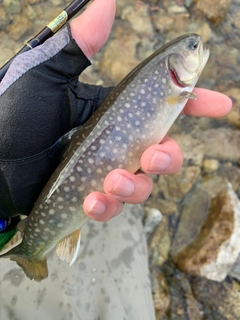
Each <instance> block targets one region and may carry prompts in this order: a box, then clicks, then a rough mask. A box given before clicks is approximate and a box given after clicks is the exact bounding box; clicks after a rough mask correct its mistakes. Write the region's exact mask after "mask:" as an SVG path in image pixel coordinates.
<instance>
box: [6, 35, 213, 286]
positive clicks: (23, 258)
mask: <svg viewBox="0 0 240 320" xmlns="http://www.w3.org/2000/svg"><path fill="white" fill-rule="evenodd" d="M208 56H209V51H208V49H207V48H204V47H203V44H202V41H201V38H200V36H198V35H196V34H188V35H184V36H182V37H179V38H177V39H176V40H174V41H172V42H170V43H169V44H167V45H166V46H164V47H163V48H161V49H159V50H158V51H156V52H155V53H154V54H153V55H151V56H150V57H149V58H147V59H145V60H144V61H143V62H142V63H140V64H139V65H138V66H137V67H136V68H135V69H134V70H133V71H131V72H130V73H129V74H128V75H127V76H126V77H125V78H124V79H123V80H122V81H121V82H120V84H119V85H118V86H117V87H116V88H115V89H114V90H113V91H112V92H111V93H110V95H109V96H108V98H107V99H106V100H105V102H104V103H103V104H102V105H101V106H100V107H99V109H98V110H97V111H96V112H95V113H94V115H93V116H92V117H91V118H90V119H89V120H88V121H87V122H86V123H85V125H84V126H82V127H80V128H78V129H77V130H76V132H75V133H74V134H73V136H72V139H71V140H72V142H71V144H70V146H69V148H68V150H67V152H66V154H65V156H64V159H63V161H62V162H61V164H60V165H59V167H58V168H57V169H56V171H55V172H54V173H53V175H52V177H51V178H50V180H49V181H48V183H47V184H46V186H45V188H44V189H43V191H42V193H41V194H40V196H39V198H38V200H37V201H36V203H35V205H34V207H33V209H32V212H31V214H30V215H29V217H28V220H27V225H26V228H25V230H24V236H23V240H22V242H21V243H20V244H19V245H18V246H17V247H15V248H13V249H12V250H10V251H9V252H7V253H6V254H4V255H2V256H1V257H5V258H6V257H9V258H10V259H11V260H14V261H16V262H17V263H18V264H19V265H20V266H21V267H22V268H23V270H24V271H25V273H26V275H27V276H28V277H29V278H30V279H34V280H36V281H41V280H42V279H44V278H46V277H47V264H46V258H45V255H46V252H47V251H48V250H49V249H50V248H51V247H52V246H53V245H55V244H57V243H58V242H59V241H61V239H63V238H65V237H67V236H68V235H69V234H71V233H73V232H74V231H75V230H78V229H79V228H80V227H81V226H82V225H83V224H84V223H85V222H86V221H87V220H88V217H87V216H86V215H85V213H84V211H83V209H82V203H83V201H84V199H85V197H86V196H87V195H88V194H89V193H90V192H92V191H96V190H98V191H103V181H104V178H105V176H106V175H107V174H108V173H109V172H110V171H111V170H113V169H115V168H123V169H125V170H128V171H130V172H133V173H134V172H136V171H137V170H138V169H139V168H140V158H141V155H142V153H143V151H144V150H146V148H148V147H149V146H150V145H152V144H155V143H159V142H160V141H161V140H162V138H163V137H164V136H165V135H166V133H167V131H168V129H169V128H170V126H171V125H172V123H173V122H174V120H175V119H176V117H177V116H178V115H179V113H180V112H181V110H182V109H183V107H184V105H185V104H186V102H187V100H188V98H191V97H192V96H191V94H190V92H191V91H192V90H193V88H194V86H195V84H196V82H197V80H198V77H199V76H200V74H201V71H202V70H203V68H204V66H205V64H206V62H207V60H208Z"/></svg>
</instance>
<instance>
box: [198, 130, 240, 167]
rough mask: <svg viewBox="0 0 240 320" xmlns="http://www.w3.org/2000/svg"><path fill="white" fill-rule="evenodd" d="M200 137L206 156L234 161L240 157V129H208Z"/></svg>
mask: <svg viewBox="0 0 240 320" xmlns="http://www.w3.org/2000/svg"><path fill="white" fill-rule="evenodd" d="M199 138H200V141H201V142H202V143H203V144H204V149H205V156H206V157H209V158H216V159H219V160H222V161H233V162H237V161H238V160H239V159H240V148H239V145H240V131H238V130H232V129H228V128H217V129H208V130H205V131H204V132H202V133H201V136H200V137H199ZM213 146H214V147H213Z"/></svg>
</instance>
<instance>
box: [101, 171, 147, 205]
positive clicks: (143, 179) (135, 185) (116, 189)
mask: <svg viewBox="0 0 240 320" xmlns="http://www.w3.org/2000/svg"><path fill="white" fill-rule="evenodd" d="M152 185H153V182H152V179H151V178H150V177H149V176H147V175H146V174H145V173H143V172H139V173H137V174H133V173H130V172H127V171H125V170H123V169H116V170H113V171H111V172H110V173H109V174H108V175H107V177H106V178H105V181H104V191H105V193H106V194H107V195H109V196H111V197H113V198H114V199H117V200H119V201H123V202H127V203H141V202H143V201H145V200H146V199H147V198H148V197H149V195H150V193H151V191H152Z"/></svg>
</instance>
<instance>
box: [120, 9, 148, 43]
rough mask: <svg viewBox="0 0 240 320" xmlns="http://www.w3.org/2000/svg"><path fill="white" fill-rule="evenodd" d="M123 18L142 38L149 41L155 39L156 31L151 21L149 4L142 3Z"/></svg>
mask: <svg viewBox="0 0 240 320" xmlns="http://www.w3.org/2000/svg"><path fill="white" fill-rule="evenodd" d="M128 8H129V7H128ZM122 17H124V19H126V20H127V21H129V22H130V24H131V26H132V28H133V30H134V31H135V32H136V33H137V34H138V35H139V36H140V37H147V38H148V39H152V38H153V35H154V30H153V26H152V22H151V20H150V16H149V7H148V5H147V4H144V3H142V4H141V5H139V6H137V7H136V8H135V9H133V8H132V10H131V11H130V12H128V13H127V14H126V13H125V14H124V15H122Z"/></svg>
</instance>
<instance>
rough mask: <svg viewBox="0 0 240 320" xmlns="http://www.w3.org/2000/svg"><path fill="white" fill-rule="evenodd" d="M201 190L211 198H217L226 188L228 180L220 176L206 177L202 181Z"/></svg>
mask: <svg viewBox="0 0 240 320" xmlns="http://www.w3.org/2000/svg"><path fill="white" fill-rule="evenodd" d="M201 188H202V189H203V190H204V191H205V192H206V193H208V194H209V196H210V197H211V198H215V197H216V196H217V195H218V194H219V193H220V192H221V191H222V190H223V189H225V188H226V179H225V178H224V177H221V176H218V175H214V176H205V177H204V178H203V179H202V181H201Z"/></svg>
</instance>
